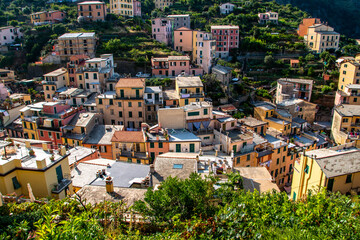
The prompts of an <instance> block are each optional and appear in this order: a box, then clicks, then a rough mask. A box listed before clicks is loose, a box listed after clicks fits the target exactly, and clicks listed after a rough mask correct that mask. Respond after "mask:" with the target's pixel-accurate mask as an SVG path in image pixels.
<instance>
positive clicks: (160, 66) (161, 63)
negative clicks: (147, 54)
mask: <svg viewBox="0 0 360 240" xmlns="http://www.w3.org/2000/svg"><path fill="white" fill-rule="evenodd" d="M151 67H152V75H153V76H155V77H164V76H165V77H176V76H178V75H180V74H183V75H186V76H190V75H193V76H198V75H201V74H203V69H202V68H200V67H195V66H192V65H191V63H190V57H189V56H169V57H164V58H151Z"/></svg>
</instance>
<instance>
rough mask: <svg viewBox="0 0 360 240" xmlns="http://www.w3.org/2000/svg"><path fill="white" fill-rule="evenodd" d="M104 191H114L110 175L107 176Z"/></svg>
mask: <svg viewBox="0 0 360 240" xmlns="http://www.w3.org/2000/svg"><path fill="white" fill-rule="evenodd" d="M105 182H106V192H107V193H113V192H114V183H113V178H112V177H107V178H106V180H105Z"/></svg>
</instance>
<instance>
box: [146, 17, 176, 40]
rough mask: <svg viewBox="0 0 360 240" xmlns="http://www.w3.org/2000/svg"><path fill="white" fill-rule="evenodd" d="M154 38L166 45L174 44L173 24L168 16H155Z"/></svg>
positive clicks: (153, 25)
mask: <svg viewBox="0 0 360 240" xmlns="http://www.w3.org/2000/svg"><path fill="white" fill-rule="evenodd" d="M151 29H152V36H153V38H154V39H155V40H156V41H158V42H162V43H164V44H166V45H171V44H172V24H171V21H170V20H169V19H167V18H155V19H153V20H152V21H151Z"/></svg>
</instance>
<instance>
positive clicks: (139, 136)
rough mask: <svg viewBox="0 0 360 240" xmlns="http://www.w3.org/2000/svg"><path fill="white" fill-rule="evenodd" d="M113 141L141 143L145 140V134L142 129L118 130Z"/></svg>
mask: <svg viewBox="0 0 360 240" xmlns="http://www.w3.org/2000/svg"><path fill="white" fill-rule="evenodd" d="M111 141H112V142H128V143H130V142H131V143H134V142H137V143H140V142H144V135H143V133H142V132H141V131H116V132H114V135H113V137H112V139H111Z"/></svg>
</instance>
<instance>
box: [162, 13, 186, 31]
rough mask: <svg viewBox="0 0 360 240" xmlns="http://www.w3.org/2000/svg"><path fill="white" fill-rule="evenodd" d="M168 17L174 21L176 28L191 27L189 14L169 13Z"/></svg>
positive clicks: (174, 27)
mask: <svg viewBox="0 0 360 240" xmlns="http://www.w3.org/2000/svg"><path fill="white" fill-rule="evenodd" d="M167 18H168V19H169V20H171V21H172V23H173V29H174V30H177V29H179V28H182V27H184V28H191V26H190V15H189V14H177V15H168V16H167Z"/></svg>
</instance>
